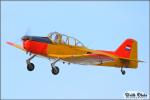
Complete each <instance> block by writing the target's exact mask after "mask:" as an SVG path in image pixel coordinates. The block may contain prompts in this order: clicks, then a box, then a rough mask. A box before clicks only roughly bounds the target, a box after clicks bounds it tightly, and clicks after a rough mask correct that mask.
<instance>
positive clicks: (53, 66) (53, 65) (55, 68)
mask: <svg viewBox="0 0 150 100" xmlns="http://www.w3.org/2000/svg"><path fill="white" fill-rule="evenodd" d="M59 60H60V59H57V60H56V61H54V62H53V63H51V67H52V69H51V71H52V74H53V75H57V74H58V73H59V68H58V67H57V66H55V64H56V62H58V61H59Z"/></svg>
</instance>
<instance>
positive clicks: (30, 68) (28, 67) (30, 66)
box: [27, 63, 34, 71]
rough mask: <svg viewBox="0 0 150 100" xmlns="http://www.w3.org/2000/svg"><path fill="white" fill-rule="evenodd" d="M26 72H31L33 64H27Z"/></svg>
mask: <svg viewBox="0 0 150 100" xmlns="http://www.w3.org/2000/svg"><path fill="white" fill-rule="evenodd" d="M27 70H28V71H33V70H34V64H33V63H29V64H28V65H27Z"/></svg>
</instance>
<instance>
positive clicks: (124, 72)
mask: <svg viewBox="0 0 150 100" xmlns="http://www.w3.org/2000/svg"><path fill="white" fill-rule="evenodd" d="M121 73H122V75H125V74H126V71H125V70H123V68H122V67H121Z"/></svg>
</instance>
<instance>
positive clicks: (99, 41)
mask: <svg viewBox="0 0 150 100" xmlns="http://www.w3.org/2000/svg"><path fill="white" fill-rule="evenodd" d="M1 8H2V10H1V36H2V37H1V42H2V43H1V44H2V45H1V58H2V59H1V87H2V88H1V94H2V98H3V99H110V98H113V99H120V98H124V97H123V96H124V93H125V91H142V92H144V93H146V94H149V89H148V88H149V2H148V1H143V2H142V1H134V2H133V1H121V2H117V1H112V2H110V1H106V2H105V1H93V2H91V1H71V2H69V1H49V2H42V1H30V2H28V1H21V2H19V1H13V2H10V1H3V2H2V7H1ZM28 30H30V31H29V32H27V31H28ZM53 31H58V32H61V33H63V34H66V35H70V36H73V37H76V38H78V39H79V40H80V41H81V42H83V43H84V44H85V45H86V46H87V47H89V48H91V49H100V50H101V49H102V50H115V49H116V48H117V47H118V46H119V45H120V44H121V43H122V42H123V41H124V40H125V39H126V38H133V39H136V40H137V41H138V48H139V49H138V55H139V57H138V58H139V59H140V60H144V61H145V63H140V64H139V67H138V69H136V70H135V69H125V70H126V72H127V73H126V75H125V76H122V75H121V73H120V69H119V68H110V67H109V68H108V67H103V66H100V67H97V66H90V65H89V66H83V65H77V64H71V65H67V64H65V65H64V64H62V63H61V62H59V63H57V66H59V68H60V73H59V75H58V76H53V75H52V74H51V66H50V62H49V61H48V60H47V59H43V58H35V59H33V60H32V62H33V63H34V64H35V67H36V68H35V70H34V71H33V72H28V71H27V70H26V62H25V61H26V59H27V58H29V55H26V53H25V52H23V51H21V50H18V49H16V48H13V47H10V46H9V45H7V44H6V43H5V42H6V41H11V42H15V43H18V44H21V40H20V38H21V37H22V36H23V35H25V34H30V35H38V36H47V34H48V33H49V32H53Z"/></svg>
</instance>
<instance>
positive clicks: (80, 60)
mask: <svg viewBox="0 0 150 100" xmlns="http://www.w3.org/2000/svg"><path fill="white" fill-rule="evenodd" d="M49 57H51V58H60V59H62V60H64V61H68V62H71V63H77V64H83V65H99V64H102V63H105V62H112V61H115V57H114V56H110V55H109V56H108V55H105V54H81V55H56V54H49Z"/></svg>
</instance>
